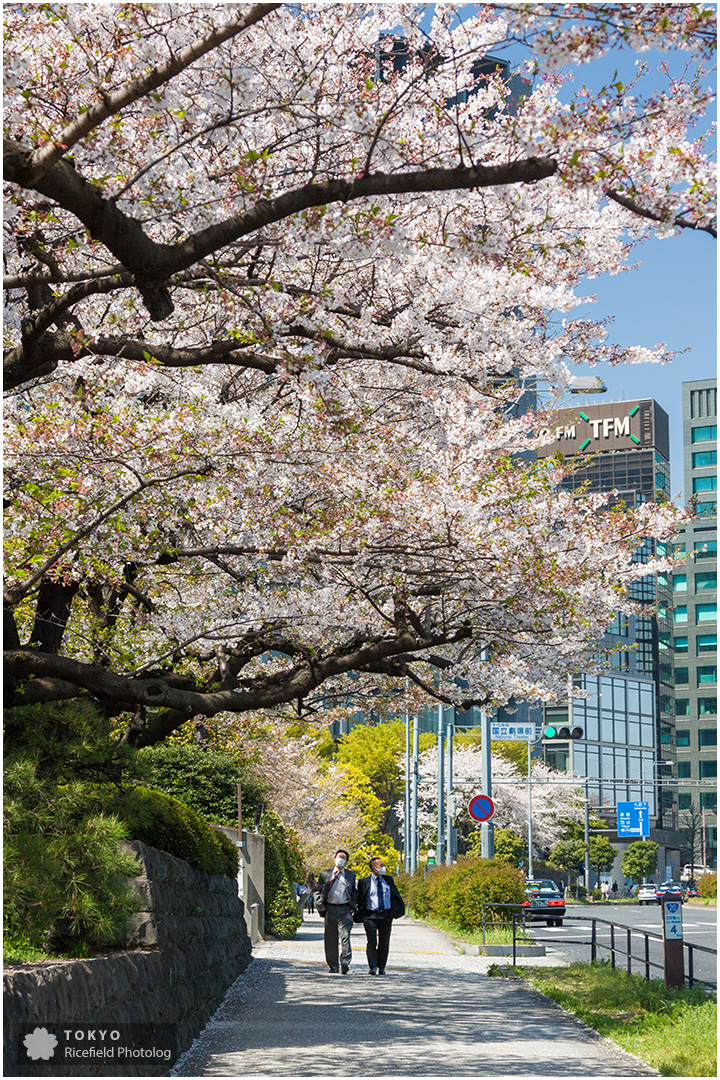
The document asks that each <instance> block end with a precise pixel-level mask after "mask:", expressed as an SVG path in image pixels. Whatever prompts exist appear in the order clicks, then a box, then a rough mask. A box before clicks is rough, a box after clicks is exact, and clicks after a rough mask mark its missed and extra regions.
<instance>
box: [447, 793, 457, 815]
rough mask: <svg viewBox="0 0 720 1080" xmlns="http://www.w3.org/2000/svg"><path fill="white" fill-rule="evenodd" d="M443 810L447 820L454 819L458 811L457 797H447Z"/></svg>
mask: <svg viewBox="0 0 720 1080" xmlns="http://www.w3.org/2000/svg"><path fill="white" fill-rule="evenodd" d="M445 809H446V811H447V816H448V817H449V818H453V819H454V818H456V817H457V816H458V813H459V811H460V800H459V799H458V797H457V795H448V797H447V801H446V805H445Z"/></svg>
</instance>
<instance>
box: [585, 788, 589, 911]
mask: <svg viewBox="0 0 720 1080" xmlns="http://www.w3.org/2000/svg"><path fill="white" fill-rule="evenodd" d="M585 888H586V889H587V892H588V894H589V893H590V787H589V784H588V781H587V780H586V781H585Z"/></svg>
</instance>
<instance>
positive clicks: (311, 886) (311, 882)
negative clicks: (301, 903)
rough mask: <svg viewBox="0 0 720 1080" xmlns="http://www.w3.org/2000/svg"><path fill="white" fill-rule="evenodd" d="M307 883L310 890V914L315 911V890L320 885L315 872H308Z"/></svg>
mask: <svg viewBox="0 0 720 1080" xmlns="http://www.w3.org/2000/svg"><path fill="white" fill-rule="evenodd" d="M305 885H306V886H307V890H308V894H307V904H306V907H307V909H308V914H309V915H312V913H313V912H314V911H315V890H316V889H317V887H318V883H317V881H316V880H315V875H314V874H308V876H307V877H306V878H305Z"/></svg>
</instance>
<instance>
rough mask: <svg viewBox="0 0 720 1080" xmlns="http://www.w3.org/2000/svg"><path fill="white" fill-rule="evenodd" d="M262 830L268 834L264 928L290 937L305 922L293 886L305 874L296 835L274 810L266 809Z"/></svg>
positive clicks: (266, 837) (271, 932) (260, 827)
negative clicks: (286, 826)
mask: <svg viewBox="0 0 720 1080" xmlns="http://www.w3.org/2000/svg"><path fill="white" fill-rule="evenodd" d="M259 829H260V832H261V833H262V834H263V836H264V837H265V929H266V930H267V931H268V933H270V934H273V935H274V936H275V937H279V938H289V937H292V936H293V934H294V933H295V931H296V930H297V928H298V926H300V924H301V923H302V915H301V914H300V911H299V909H298V905H297V903H296V902H295V888H294V883H295V882H296V881H303V880H304V873H305V872H304V869H303V865H302V856H301V853H300V848H299V845H298V840H297V836H296V835H295V833H293V832H292V831H291V830H289V829H286V828H285V826H284V825H283V823H282V822H281V820H280V818H279V817H278V816H277V814H276V813H274V811H272V810H265V812H264V813H263V816H262V818H261V819H260V826H259Z"/></svg>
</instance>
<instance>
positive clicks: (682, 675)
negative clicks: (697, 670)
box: [675, 667, 690, 686]
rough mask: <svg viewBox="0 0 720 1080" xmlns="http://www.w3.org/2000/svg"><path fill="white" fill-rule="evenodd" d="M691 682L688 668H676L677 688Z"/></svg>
mask: <svg viewBox="0 0 720 1080" xmlns="http://www.w3.org/2000/svg"><path fill="white" fill-rule="evenodd" d="M689 682H690V678H689V672H688V669H687V668H686V667H676V668H675V683H676V685H677V686H683V685H685V684H686V683H689Z"/></svg>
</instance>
